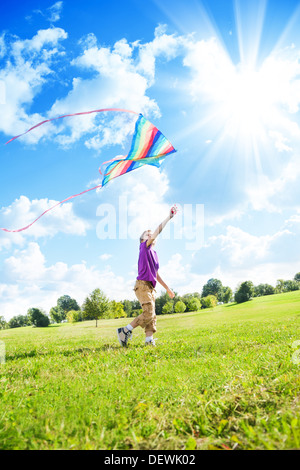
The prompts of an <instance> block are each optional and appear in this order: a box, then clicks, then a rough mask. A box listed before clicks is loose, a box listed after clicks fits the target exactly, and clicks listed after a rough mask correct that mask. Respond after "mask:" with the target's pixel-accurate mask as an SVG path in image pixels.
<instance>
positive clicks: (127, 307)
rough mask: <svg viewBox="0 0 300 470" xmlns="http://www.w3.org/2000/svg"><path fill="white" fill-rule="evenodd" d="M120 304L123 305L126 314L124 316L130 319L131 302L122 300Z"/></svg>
mask: <svg viewBox="0 0 300 470" xmlns="http://www.w3.org/2000/svg"><path fill="white" fill-rule="evenodd" d="M122 304H123V309H124V311H125V313H126V316H127V317H131V314H132V310H133V306H132V304H133V302H131V301H130V300H123V302H122Z"/></svg>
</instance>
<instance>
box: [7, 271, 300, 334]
mask: <svg viewBox="0 0 300 470" xmlns="http://www.w3.org/2000/svg"><path fill="white" fill-rule="evenodd" d="M294 290H300V272H299V273H297V274H295V276H294V279H293V280H284V279H278V281H277V283H276V286H275V287H273V286H272V285H270V284H259V285H257V286H254V284H253V282H252V281H244V282H242V283H240V284H239V285H238V286H237V288H236V290H235V292H234V293H233V292H232V290H231V288H230V287H228V286H223V284H222V282H221V281H220V280H219V279H214V278H212V279H209V280H208V281H207V283H206V284H205V285H204V286H203V288H202V292H201V294H200V293H199V292H193V293H188V294H184V295H182V296H180V295H178V294H177V293H176V292H175V297H174V298H173V299H170V298H169V296H168V294H167V293H166V292H165V293H162V294H161V295H159V296H158V297H157V298H156V299H155V311H156V314H157V315H166V314H174V313H184V312H195V311H199V310H201V309H204V308H214V307H215V306H216V305H217V304H222V303H228V302H233V301H235V302H237V303H241V302H247V301H249V300H250V299H252V298H253V297H259V296H263V295H272V294H278V293H284V292H290V291H294ZM140 313H142V309H141V306H140V303H139V301H138V300H137V299H136V300H123V301H120V302H117V301H115V300H109V299H108V297H107V296H106V295H105V294H104V292H102V290H101V289H99V288H97V289H94V290H93V292H91V294H89V296H87V297H86V299H85V301H84V303H83V304H82V306H81V307H80V306H79V304H78V302H77V301H76V300H75V299H73V298H72V297H70V296H69V295H63V296H61V297H59V299H58V300H57V303H56V305H55V306H53V307H52V308H51V309H50V311H49V314H47V313H46V312H45V311H44V310H43V309H41V308H37V307H32V308H29V309H28V311H27V313H26V315H17V316H15V317H13V318H11V319H10V320H9V321H8V322H6V320H5V319H4V317H3V316H0V329H7V328H17V327H22V326H30V325H31V326H34V327H46V326H49V325H50V323H61V322H66V321H67V322H70V323H75V322H79V321H83V320H95V321H96V326H97V321H98V320H100V319H105V318H126V317H128V318H130V317H136V316H138V315H139V314H140Z"/></svg>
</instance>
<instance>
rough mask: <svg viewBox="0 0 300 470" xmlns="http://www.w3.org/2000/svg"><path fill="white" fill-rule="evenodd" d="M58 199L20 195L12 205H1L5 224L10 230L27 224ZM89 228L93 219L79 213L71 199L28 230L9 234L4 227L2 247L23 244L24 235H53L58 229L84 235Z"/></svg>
mask: <svg viewBox="0 0 300 470" xmlns="http://www.w3.org/2000/svg"><path fill="white" fill-rule="evenodd" d="M58 202H59V201H54V200H49V199H46V198H45V199H33V200H32V201H31V200H30V199H29V198H28V197H26V196H20V197H19V198H18V199H16V200H15V201H14V202H13V203H12V204H10V205H9V206H7V207H2V208H1V209H0V218H1V227H3V228H6V229H9V230H18V229H20V228H23V227H27V226H28V225H29V224H31V223H32V222H33V221H34V220H36V219H37V218H38V217H39V216H40V215H41V214H43V213H44V212H45V211H47V210H48V209H50V208H51V207H53V206H55V205H56V204H58ZM89 228H90V225H89V223H88V222H87V221H85V220H83V219H81V218H80V217H78V216H77V215H76V214H75V213H74V211H73V205H72V203H70V202H68V203H65V204H62V205H58V206H57V207H55V209H53V210H51V211H49V212H48V213H46V214H45V215H44V216H43V217H41V218H40V219H39V220H38V221H37V222H36V223H34V224H33V225H32V226H31V227H30V228H28V229H27V230H25V231H22V232H19V233H9V234H7V233H5V232H2V231H1V233H0V248H1V246H2V247H4V248H10V247H11V245H12V244H18V245H22V244H23V243H24V237H33V238H39V237H53V236H54V235H56V234H57V233H66V234H71V235H80V236H83V235H86V231H87V230H88V229H89Z"/></svg>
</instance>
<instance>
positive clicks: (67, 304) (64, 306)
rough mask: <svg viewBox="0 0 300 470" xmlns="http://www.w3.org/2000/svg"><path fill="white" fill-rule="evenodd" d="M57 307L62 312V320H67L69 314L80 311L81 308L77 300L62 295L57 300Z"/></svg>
mask: <svg viewBox="0 0 300 470" xmlns="http://www.w3.org/2000/svg"><path fill="white" fill-rule="evenodd" d="M57 307H58V308H59V309H60V311H61V312H62V317H63V318H62V320H65V319H66V317H67V313H68V312H69V311H70V310H80V307H79V305H78V303H77V302H76V300H75V299H72V298H71V297H70V296H69V295H62V296H61V297H59V299H58V300H57Z"/></svg>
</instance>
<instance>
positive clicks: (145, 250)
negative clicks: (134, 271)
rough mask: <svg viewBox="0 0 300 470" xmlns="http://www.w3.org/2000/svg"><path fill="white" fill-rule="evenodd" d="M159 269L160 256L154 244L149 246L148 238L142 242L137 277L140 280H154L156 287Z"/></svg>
mask: <svg viewBox="0 0 300 470" xmlns="http://www.w3.org/2000/svg"><path fill="white" fill-rule="evenodd" d="M158 269H159V262H158V257H157V253H156V251H154V250H153V248H152V244H151V245H150V246H148V247H147V240H146V241H145V242H143V243H140V255H139V262H138V277H137V279H138V280H139V281H150V282H152V284H153V287H155V285H156V275H157V271H158Z"/></svg>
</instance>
